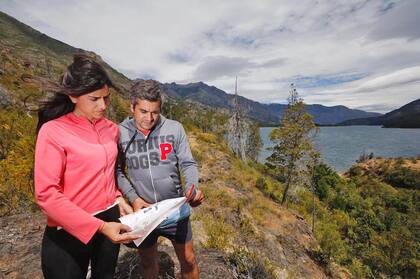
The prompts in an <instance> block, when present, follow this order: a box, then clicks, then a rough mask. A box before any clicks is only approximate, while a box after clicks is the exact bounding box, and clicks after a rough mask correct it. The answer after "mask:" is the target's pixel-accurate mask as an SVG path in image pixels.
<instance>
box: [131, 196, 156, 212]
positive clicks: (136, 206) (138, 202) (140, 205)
mask: <svg viewBox="0 0 420 279" xmlns="http://www.w3.org/2000/svg"><path fill="white" fill-rule="evenodd" d="M131 205H132V206H133V210H134V212H137V211H139V210H140V209H142V208H145V207H149V206H151V204H150V203H147V202H145V201H144V200H143V199H142V198H137V199H135V200H134V202H132V203H131Z"/></svg>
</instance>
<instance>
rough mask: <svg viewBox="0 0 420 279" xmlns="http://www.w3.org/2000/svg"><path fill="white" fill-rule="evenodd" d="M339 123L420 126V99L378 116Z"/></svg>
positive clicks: (343, 124)
mask: <svg viewBox="0 0 420 279" xmlns="http://www.w3.org/2000/svg"><path fill="white" fill-rule="evenodd" d="M339 125H342V126H350V125H381V126H383V127H385V128H420V99H418V100H415V101H413V102H410V103H408V104H406V105H404V106H402V107H400V108H399V109H396V110H393V111H391V112H388V113H386V114H384V115H381V116H378V117H369V118H359V119H352V120H347V121H344V122H342V123H340V124H339Z"/></svg>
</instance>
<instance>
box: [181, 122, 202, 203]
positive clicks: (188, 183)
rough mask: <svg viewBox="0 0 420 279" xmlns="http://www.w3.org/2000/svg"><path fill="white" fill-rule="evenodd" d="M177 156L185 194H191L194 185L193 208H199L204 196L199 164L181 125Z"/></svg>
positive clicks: (192, 194)
mask: <svg viewBox="0 0 420 279" xmlns="http://www.w3.org/2000/svg"><path fill="white" fill-rule="evenodd" d="M176 156H177V158H178V164H179V166H180V168H181V171H182V174H183V175H184V178H185V189H184V192H185V193H190V190H191V187H192V185H194V187H195V189H194V192H193V193H191V195H188V196H191V200H190V205H191V206H198V205H200V204H201V202H202V200H203V198H204V195H203V193H202V192H201V190H200V189H199V188H198V168H197V163H196V161H195V160H194V158H193V156H192V153H191V148H190V145H189V143H188V138H187V135H186V133H185V130H184V127H183V126H182V125H181V124H180V129H179V135H178V148H177V149H176Z"/></svg>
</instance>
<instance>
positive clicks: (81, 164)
mask: <svg viewBox="0 0 420 279" xmlns="http://www.w3.org/2000/svg"><path fill="white" fill-rule="evenodd" d="M111 87H114V86H113V84H112V82H111V80H110V79H109V77H108V75H107V74H106V72H105V70H104V69H103V68H102V67H101V66H100V65H99V64H98V63H96V62H94V61H93V60H92V59H91V58H89V57H88V56H85V55H76V56H75V57H74V61H73V63H72V64H71V65H70V66H68V68H67V71H66V72H65V73H64V75H63V77H62V79H61V83H60V85H56V86H50V89H53V90H51V91H54V93H55V94H54V96H53V98H52V99H50V100H49V101H47V102H45V103H44V105H43V106H42V108H41V109H40V110H39V112H38V115H39V122H38V127H37V142H36V149H35V196H36V200H37V203H38V205H39V206H40V207H41V209H42V211H43V212H44V213H45V214H46V215H47V219H48V220H47V227H46V229H45V232H44V237H43V240H42V255H41V261H42V271H43V273H44V276H45V278H72V279H74V278H86V274H87V270H88V265H89V261H90V263H91V267H92V278H101V279H102V278H112V277H113V274H114V270H115V266H116V262H117V258H118V252H119V243H123V242H129V241H131V240H133V239H135V238H138V237H139V236H134V235H130V234H129V231H130V228H129V227H128V226H125V225H123V224H121V223H118V218H119V216H120V212H119V206H118V205H117V204H118V202H120V207H121V208H124V206H125V205H126V204H125V203H124V200H123V199H122V198H121V194H120V192H119V191H118V190H117V188H116V185H115V174H114V166H115V160H116V156H117V140H118V127H117V126H116V125H115V124H114V123H112V122H111V121H109V120H108V119H106V118H104V113H105V110H106V108H107V107H108V105H109V95H110V92H109V88H111ZM128 208H129V207H128ZM128 208H127V209H128Z"/></svg>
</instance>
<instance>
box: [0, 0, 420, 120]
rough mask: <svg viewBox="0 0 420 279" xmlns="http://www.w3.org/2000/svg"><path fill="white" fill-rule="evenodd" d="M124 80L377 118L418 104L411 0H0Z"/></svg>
mask: <svg viewBox="0 0 420 279" xmlns="http://www.w3.org/2000/svg"><path fill="white" fill-rule="evenodd" d="M0 10H1V11H3V12H5V13H7V14H9V15H11V16H13V17H15V18H17V19H18V20H20V21H22V22H24V23H26V24H28V25H30V26H31V27H33V28H35V29H37V30H39V31H41V32H43V33H45V34H47V35H49V36H51V37H53V38H56V39H58V40H60V41H63V42H65V43H68V44H70V45H72V46H74V47H79V48H83V49H86V50H90V51H94V52H96V53H97V54H99V55H100V56H101V57H102V58H103V59H104V60H105V61H106V62H108V63H109V64H110V65H111V66H113V67H114V68H115V69H117V70H119V71H120V72H122V73H123V74H125V75H126V76H128V77H129V78H132V79H134V78H147V79H148V78H153V79H156V80H159V81H160V82H177V83H181V84H185V83H190V82H198V81H203V82H205V83H207V84H209V85H214V86H216V87H218V88H220V89H222V90H224V91H226V92H228V93H233V91H234V87H235V76H238V94H239V95H242V96H244V97H246V98H249V99H252V100H255V101H258V102H262V103H285V102H286V100H287V96H288V91H289V89H290V84H291V83H293V84H294V85H295V86H296V88H297V90H298V92H299V94H300V95H301V96H302V97H303V98H304V100H305V102H306V103H308V104H323V105H326V106H333V105H345V106H347V107H350V108H355V109H362V110H366V111H375V112H381V113H386V112H389V111H391V110H393V109H397V108H399V107H400V106H402V105H405V104H407V103H409V102H411V101H414V100H416V99H419V98H420V16H419V15H420V0H365V1H362V0H335V1H330V0H317V1H315V0H312V1H309V0H299V1H282V0H273V1H269V0H267V1H265V0H258V1H255V0H252V1H248V0H241V1H235V0H233V1H223V0H207V1H194V0H189V1H187V0H185V1H181V0H179V1H178V0H167V1H163V0H155V1H140V0H125V1H116V0H115V1H111V0H89V1H86V0H66V1H58V0H55V1H52V0H31V1H19V0H0Z"/></svg>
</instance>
